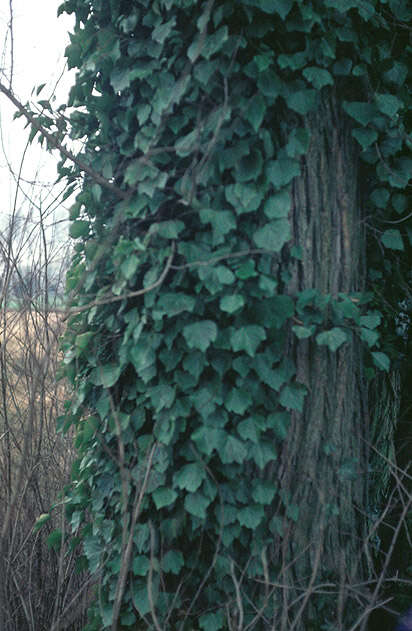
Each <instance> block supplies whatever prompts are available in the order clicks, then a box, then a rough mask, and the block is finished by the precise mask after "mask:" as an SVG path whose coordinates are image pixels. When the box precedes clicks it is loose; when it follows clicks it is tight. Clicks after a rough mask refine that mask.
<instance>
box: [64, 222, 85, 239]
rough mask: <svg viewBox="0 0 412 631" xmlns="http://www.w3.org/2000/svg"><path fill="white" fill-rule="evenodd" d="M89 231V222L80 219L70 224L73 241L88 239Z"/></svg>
mask: <svg viewBox="0 0 412 631" xmlns="http://www.w3.org/2000/svg"><path fill="white" fill-rule="evenodd" d="M89 230H90V224H89V222H88V221H83V220H81V219H78V220H77V221H74V222H73V223H72V224H70V228H69V235H70V236H71V238H72V239H79V238H80V237H86V236H87V235H88V234H89Z"/></svg>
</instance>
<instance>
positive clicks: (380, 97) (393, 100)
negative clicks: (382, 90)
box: [375, 94, 403, 119]
mask: <svg viewBox="0 0 412 631" xmlns="http://www.w3.org/2000/svg"><path fill="white" fill-rule="evenodd" d="M375 101H376V104H377V106H378V109H379V111H380V112H382V113H383V114H386V116H389V118H391V119H392V118H393V117H394V116H395V115H396V114H397V113H398V110H399V109H400V108H401V107H402V106H403V101H401V100H400V99H398V97H397V96H394V95H393V94H375Z"/></svg>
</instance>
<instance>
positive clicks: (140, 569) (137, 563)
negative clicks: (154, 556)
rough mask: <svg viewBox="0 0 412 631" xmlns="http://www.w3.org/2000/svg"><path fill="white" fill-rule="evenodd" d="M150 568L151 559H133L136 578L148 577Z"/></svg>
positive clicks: (140, 556)
mask: <svg viewBox="0 0 412 631" xmlns="http://www.w3.org/2000/svg"><path fill="white" fill-rule="evenodd" d="M149 568H150V559H148V558H147V557H146V556H143V555H137V556H135V557H134V558H133V563H132V570H133V574H134V575H135V576H146V574H147V573H148V571H149Z"/></svg>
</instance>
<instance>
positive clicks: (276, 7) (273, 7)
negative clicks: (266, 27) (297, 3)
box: [258, 0, 294, 20]
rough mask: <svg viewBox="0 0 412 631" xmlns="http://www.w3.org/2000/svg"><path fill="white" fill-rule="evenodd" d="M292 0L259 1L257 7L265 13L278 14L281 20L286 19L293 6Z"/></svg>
mask: <svg viewBox="0 0 412 631" xmlns="http://www.w3.org/2000/svg"><path fill="white" fill-rule="evenodd" d="M293 2H294V0H259V3H258V6H259V8H260V9H262V11H265V13H269V14H270V15H272V14H273V13H278V14H279V15H280V17H281V19H282V20H284V19H285V18H286V16H287V15H288V13H289V12H290V10H291V8H292V6H293Z"/></svg>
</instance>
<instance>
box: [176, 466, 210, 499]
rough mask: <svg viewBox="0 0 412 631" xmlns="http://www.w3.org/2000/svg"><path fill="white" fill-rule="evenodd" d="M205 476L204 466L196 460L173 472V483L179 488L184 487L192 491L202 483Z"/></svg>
mask: <svg viewBox="0 0 412 631" xmlns="http://www.w3.org/2000/svg"><path fill="white" fill-rule="evenodd" d="M205 477H206V473H205V470H204V468H203V467H202V466H201V465H200V464H199V463H197V462H191V463H190V464H187V465H185V466H184V467H182V468H181V469H179V471H178V472H177V473H175V475H174V483H175V484H176V485H177V486H178V487H179V489H186V490H187V491H190V492H191V493H194V492H195V491H197V489H198V488H199V486H200V485H201V484H202V482H203V480H204V478H205Z"/></svg>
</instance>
